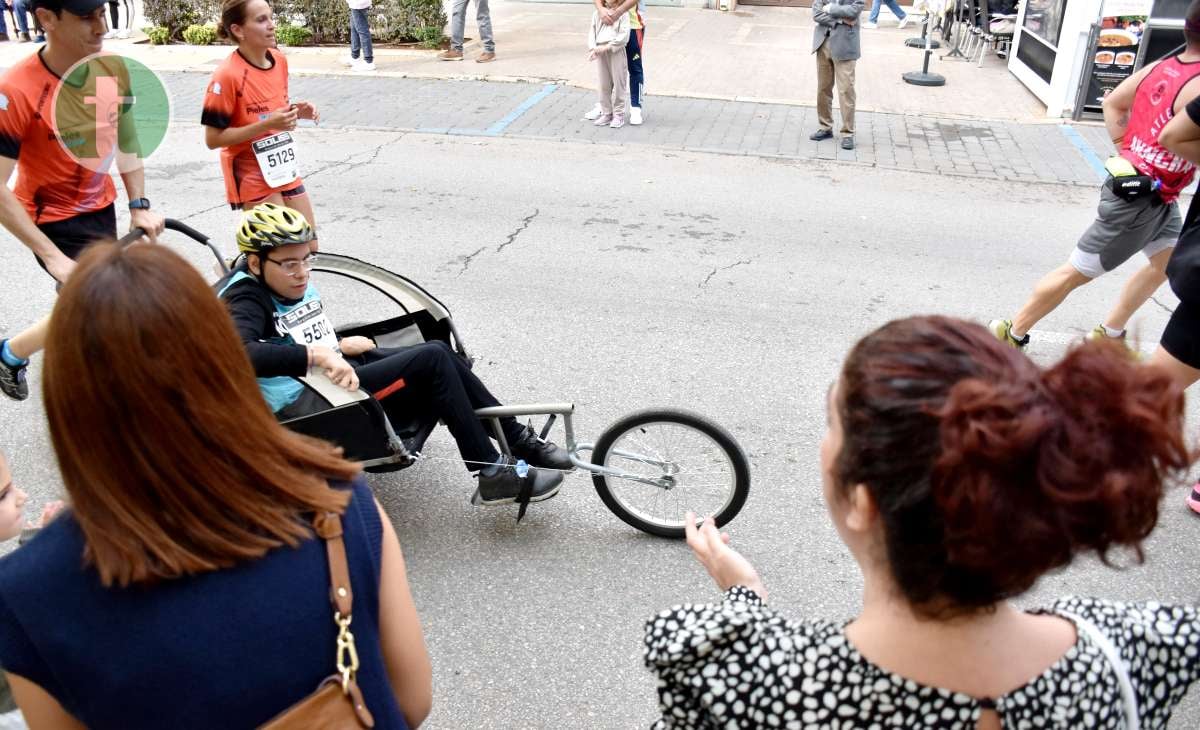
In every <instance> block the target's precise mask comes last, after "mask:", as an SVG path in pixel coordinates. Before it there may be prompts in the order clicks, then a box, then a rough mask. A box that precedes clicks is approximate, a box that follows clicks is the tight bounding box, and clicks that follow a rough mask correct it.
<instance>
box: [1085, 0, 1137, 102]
mask: <svg viewBox="0 0 1200 730" xmlns="http://www.w3.org/2000/svg"><path fill="white" fill-rule="evenodd" d="M1103 12H1104V17H1102V18H1101V19H1100V31H1099V34H1098V35H1097V37H1096V45H1095V47H1094V48H1093V50H1092V58H1091V62H1092V66H1091V73H1090V74H1089V76H1088V89H1087V96H1085V97H1084V108H1085V109H1086V110H1088V111H1100V110H1101V107H1100V104H1101V103H1102V102H1103V101H1104V97H1106V96H1108V95H1109V94H1110V93H1112V90H1113V89H1115V88H1117V85H1118V84H1120V83H1121V82H1122V81H1124V80H1125V79H1127V78H1129V77H1130V76H1132V75H1133V73H1134V71H1136V70H1137V68H1136V64H1137V55H1138V45H1139V44H1140V43H1141V42H1142V35H1143V33H1145V30H1146V18H1147V16H1148V14H1149V12H1150V3H1149V2H1147V1H1146V0H1106V2H1105V3H1104V11H1103Z"/></svg>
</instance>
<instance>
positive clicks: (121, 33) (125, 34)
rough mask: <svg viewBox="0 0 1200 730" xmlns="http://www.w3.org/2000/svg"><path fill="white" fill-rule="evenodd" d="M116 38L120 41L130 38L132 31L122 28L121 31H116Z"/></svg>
mask: <svg viewBox="0 0 1200 730" xmlns="http://www.w3.org/2000/svg"><path fill="white" fill-rule="evenodd" d="M117 37H118V38H121V39H125V38H132V37H133V31H132V30H130V29H129V28H122V29H121V30H118V31H117Z"/></svg>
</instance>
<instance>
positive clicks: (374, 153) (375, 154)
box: [305, 133, 406, 177]
mask: <svg viewBox="0 0 1200 730" xmlns="http://www.w3.org/2000/svg"><path fill="white" fill-rule="evenodd" d="M405 135H406V133H401V134H399V135H397V136H396V138H395V139H391V140H388V141H387V142H384V143H382V144H379V145H376V146H375V149H373V150H371V156H370V158H368V159H366V160H363V161H362V162H351V161H350V160H351V159H352V158H354V157H357V156H359V155H360V154H362V153H354V154H350V155H347V156H346V158H345V159H344V160H338V161H337V162H331V163H329V164H328V165H326V166H325V167H321V168H318V169H316V170H313V171H312V172H310V173H309V174H307V175H305V177H316V176H317V175H320V174H321V173H323V172H327V171H329V170H332V169H333V168H335V167H346V168H347V170H346V171H347V172H349V171H350V170H355V169H358V168H360V167H366V166H367V165H370V164H371V163H373V162H374V161H375V160H377V159H379V153H380V152H383V148H384V147H387V146H388V145H390V144H395V143H397V142H399V141H400V140H402V139H404V137H405Z"/></svg>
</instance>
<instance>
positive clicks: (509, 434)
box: [430, 340, 525, 445]
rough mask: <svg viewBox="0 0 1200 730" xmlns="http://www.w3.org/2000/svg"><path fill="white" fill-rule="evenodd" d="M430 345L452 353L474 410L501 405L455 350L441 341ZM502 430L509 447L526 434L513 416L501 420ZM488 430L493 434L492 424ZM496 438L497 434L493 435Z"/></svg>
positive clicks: (488, 425) (489, 424)
mask: <svg viewBox="0 0 1200 730" xmlns="http://www.w3.org/2000/svg"><path fill="white" fill-rule="evenodd" d="M430 344H434V345H437V346H439V347H441V348H442V349H444V350H445V351H446V352H448V353H450V355H451V358H452V359H453V361H454V366H455V369H456V370H458V375H459V377H460V378H462V381H463V387H464V388H466V391H467V397H468V398H470V399H471V406H472V407H473V408H491V407H492V406H498V405H501V403H500V401H499V399H497V398H496V396H494V395H492V391H490V390H488V388H487V386H486V385H484V384H483V381H482V380H480V379H479V376H478V375H476V374H475V371H474V370H472V369H471V366H470V365H468V364H467V361H466V360H464V359H462V358H461V357H459V356H458V354H456V353H455V352H454V350H452V349H450V346H449V345H447V344H446V343H445V342H442V341H441V340H437V341H435V342H433V343H430ZM500 428H502V429H503V430H504V438H505V439H507V440H508V443H509V445H512V443H513V442H514V441H516V440H518V439H520V438H521V435H522V434H523V433H524V432H525V427H524V426H522V425H521V424H520V423H519V422H518V421H517V419H515V418H512V417H511V416H510V417H506V418H501V419H500ZM487 429H488V432H489V433H491V423H490V422H488V423H487ZM494 437H495V434H493V438H494Z"/></svg>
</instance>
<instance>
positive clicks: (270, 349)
mask: <svg viewBox="0 0 1200 730" xmlns="http://www.w3.org/2000/svg"><path fill="white" fill-rule="evenodd" d="M312 238H313V231H312V228H311V227H310V226H309V225H308V223H307V221H305V219H304V216H303V215H301V214H300V213H299V212H297V211H295V210H292V209H291V208H287V207H284V206H280V205H274V204H271V203H263V204H261V205H258V206H256V207H254V208H253V209H251V210H249V211H247V212H246V214H245V216H244V217H243V220H242V225H241V227H240V228H239V229H238V233H237V241H238V248H239V249H240V250H241V251H242V253H244V254H245V256H246V265H245V268H242V269H238V270H235V271H234V272H233V273H232V274H231V275H230V276H228V277H226V278H225V279H224V280H222V281H221V282H220V283H218V294H219V295H220V297H221V298H222V299H223V300H224V301H225V305H226V307H227V308H228V309H229V312H230V314H231V315H232V317H233V322H234V325H235V327H236V328H237V331H238V334H239V335H240V336H241V338H242V342H243V343H244V344H245V346H246V351H247V353H248V354H249V356H250V362H251V364H252V365H253V366H254V371H255V374H256V375H257V376H258V383H259V388H260V389H261V390H262V393H263V397H264V398H265V399H266V401H267V405H268V406H269V407H270V408H271V410H272V411H273V412H274V413H275V414H276V416H278V417H279V418H280V419H281V420H287V419H290V418H296V417H299V416H302V415H306V414H309V413H314V412H317V411H319V410H322V409H324V408H326V407H327V405H326V403H325V401H324V399H322V398H321V397H320V396H319V395H317V394H316V393H314V392H313V391H311V390H309V389H307V388H305V387H304V384H303V383H301V382H300V381H299V380H297V378H298V377H301V376H304V375H306V374H307V373H308V372H309V371H310V370H318V371H323V372H324V373H325V375H326V376H328V377H329V379H330V380H332V381H333V382H334V383H336V384H337V385H339V386H341V387H343V388H346V389H347V390H357V389H359V388H360V387H361V388H362V389H364V390H366V391H367V392H369V393H371V394H372V395H374V396H375V398H376V399H378V400H379V401H380V402H381V404H382V405H383V407H384V410H385V412H389V413H397V414H398V413H402V412H403V411H404V409H406V408H412V407H413V406H414V401H419V403H420V404H421V406H423V407H426V408H428V409H429V410H431V411H432V412H433V413H434V415H436V417H437V418H439V419H441V420H442V421H444V422H445V423H446V426H447V427H448V428H449V429H450V433H451V434H452V435H453V436H454V440H455V441H456V442H457V443H458V449H459V452H460V454H461V455H462V458H463V461H464V462H465V463H466V465H467V468H468V470H470V471H477V472H478V473H479V502H480V503H482V504H487V505H494V504H506V503H511V502H513V501H515V500H516V498H517V496H518V495H519V494H520V491H521V487H522V486H523V484H524V480H525V479H531V480H532V496H531V497H530V501H534V502H536V501H540V500H545V499H549V498H551V497H553V496H554V495H555V494H557V493H558V489H559V485H560V483H561V482H562V474H561V473H560V472H559V471H556V470H563V469H571V468H572V464H571V459H570V457H569V456H568V455H567V453H566V451H565V450H564V449H562V448H560V447H558V446H556V445H554V444H552V443H550V442H548V441H545V440H542V439H540V438H538V436H537V434H536V433H534V432H533V431H532V430H530V429H528V428H526V427H524V426H522V425H521V424H520V423H518V422H517V420H516V419H514V418H505V419H501V428H502V429H503V431H504V438H505V440H506V441H507V442H508V444H509V446H510V448H511V450H512V453H513V455H514V456H513V457H509V456H504V455H501V454H500V453H499V452H498V451H497V450H496V448H495V446H493V445H492V442H491V440H490V439H489V438H488V433H487V431H486V430H485V429H484V427H483V424H482V423H481V422H480V421H479V419H478V418H477V417H476V416H475V409H476V408H484V407H488V406H498V405H500V402H499V401H498V400H497V399H496V397H495V396H493V395H492V394H491V392H489V391H488V389H487V387H486V386H485V385H484V384H483V383H482V382H481V381H480V380H479V377H478V376H476V375H475V374H474V373H473V372H472V371H471V368H470V367H469V366H468V364H467V363H466V362H465V361H464V360H463V359H462V358H461V357H459V356H458V355H457V354H456V353H454V352H453V351H452V350H451V349H450V348H449V347H448V346H447V345H446V344H445V343H442V342H426V343H423V344H420V345H415V346H412V347H401V348H394V349H392V348H381V347H377V346H376V344H375V343H374V342H373V341H372V340H370V339H368V338H366V337H345V338H341V339H339V338H338V337H337V335H336V334H335V333H334V330H333V327H332V325H330V323H329V319H328V318H327V317H326V315H325V310H324V305H323V304H322V302H321V296H320V294H319V293H318V292H317V289H316V287H314V286H313V285H312V283H311V282H310V281H309V270H310V268H311V267H312V261H313V257H315V256H316V254H315V253H313V252H312V251H311V250H310V248H309V242H310V241H311V240H312ZM516 459H521V460H523V461H525V462H526V463H527V464H529V465H530V466H532V467H535V468H533V469H530V470H529V473H528V475H527V476H525V477H522V476H521V475H519V474H518V473H517V470H516ZM536 467H542V468H541V469H538V468H536Z"/></svg>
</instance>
